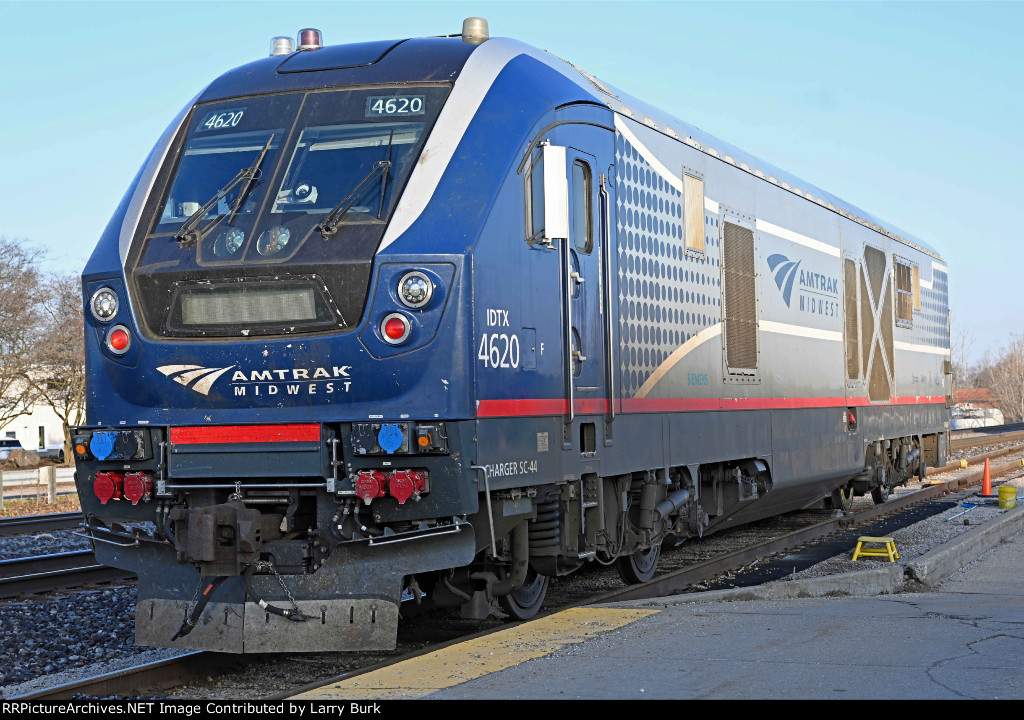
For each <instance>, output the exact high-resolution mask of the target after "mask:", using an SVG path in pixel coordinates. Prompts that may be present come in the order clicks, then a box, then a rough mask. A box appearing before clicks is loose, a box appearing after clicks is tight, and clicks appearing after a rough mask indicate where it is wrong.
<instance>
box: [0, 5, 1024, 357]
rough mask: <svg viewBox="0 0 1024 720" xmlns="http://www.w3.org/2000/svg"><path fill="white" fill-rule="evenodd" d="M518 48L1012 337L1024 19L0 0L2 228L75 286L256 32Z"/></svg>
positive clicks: (960, 313) (990, 329)
mask: <svg viewBox="0 0 1024 720" xmlns="http://www.w3.org/2000/svg"><path fill="white" fill-rule="evenodd" d="M469 15H483V16H485V17H487V19H488V20H489V21H490V27H491V34H492V35H493V36H507V37H515V38H518V39H520V40H523V41H525V42H528V43H530V44H532V45H535V46H537V47H540V48H544V49H547V50H551V51H552V52H554V53H555V54H556V55H559V56H560V57H563V58H566V59H567V60H570V61H572V62H573V63H574V64H576V65H578V66H580V67H582V68H584V69H586V70H588V71H589V72H591V73H593V74H595V75H597V76H598V77H600V78H602V79H604V80H606V81H608V82H610V83H612V84H614V85H617V86H619V87H621V88H623V89H624V90H626V91H628V92H630V93H632V94H633V95H636V96H637V97H640V98H642V99H644V100H647V101H649V102H650V103H652V104H654V105H657V106H660V107H662V108H664V109H665V110H667V111H668V112H670V113H671V114H673V115H675V116H677V117H679V118H681V119H683V120H685V121H687V122H689V123H692V124H694V125H696V126H698V127H700V128H702V129H704V130H706V131H708V132H710V133H712V134H714V135H717V136H718V137H720V138H722V139H723V140H725V141H727V142H730V143H732V144H734V145H736V146H738V147H741V148H743V149H745V150H747V151H749V152H752V153H754V154H755V155H758V156H760V157H762V158H763V159H765V160H767V161H768V162H771V163H772V164H774V165H777V166H779V167H781V168H784V169H786V170H788V171H789V172H791V173H793V174H795V175H796V176H798V177H801V178H803V179H805V180H807V181H808V182H811V183H813V184H815V185H817V186H819V187H821V188H823V189H825V190H828V191H829V192H832V193H834V194H835V195H838V196H839V197H842V198H844V199H846V200H848V201H849V202H852V203H854V204H856V205H858V206H860V207H862V208H864V209H865V210H866V211H868V212H870V213H872V214H874V215H876V216H877V217H880V218H882V219H884V220H887V221H889V222H891V223H893V224H894V225H896V226H898V227H900V228H903V229H904V230H906V231H907V232H910V233H912V234H914V235H916V236H918V237H920V238H922V239H924V240H926V241H927V242H929V243H930V244H931V245H932V246H934V247H936V248H937V249H938V250H939V251H940V252H941V253H942V254H943V255H944V256H945V257H946V259H947V260H948V262H949V267H950V273H951V279H950V286H951V292H952V306H953V320H954V334H956V332H957V327H958V326H960V325H962V326H965V327H968V328H969V329H970V331H971V332H972V333H973V335H974V337H975V342H974V354H975V355H976V356H977V355H978V354H980V353H981V352H982V351H983V350H984V349H985V348H986V347H992V348H995V347H997V346H998V345H1000V344H1001V343H1002V342H1003V341H1004V339H1005V338H1006V337H1007V335H1008V334H1009V333H1010V332H1024V315H1022V313H1021V309H1022V308H1024V302H1022V300H1021V296H1022V291H1021V288H1022V285H1024V280H1022V263H1021V260H1022V259H1024V250H1022V248H1021V243H1022V242H1024V233H1022V232H1021V224H1020V215H1021V213H1020V210H1021V205H1022V201H1024V192H1022V191H1024V182H1022V180H1021V168H1024V140H1022V137H1021V134H1022V132H1024V99H1022V90H1024V82H1022V78H1024V36H1022V30H1021V28H1022V27H1024V4H1021V3H980V2H971V3H945V2H944V3H934V4H933V3H924V2H921V3H918V2H915V3H808V2H803V3H770V2H759V3H677V2H656V3H621V2H586V3H584V2H579V3H576V2H571V3H555V2H471V3H466V2H458V3H455V2H452V3H447V2H438V1H432V2H422V3H410V2H372V3H371V2H338V1H334V2H313V3H303V2H288V3H285V2H251V1H250V2H220V3H218V2H175V3H159V2H147V3H141V2H140V3H130V2H117V3H99V2H71V3H57V2H0V28H3V30H4V32H3V35H4V42H3V44H2V47H0V63H2V68H3V74H2V76H0V98H2V105H0V108H2V111H0V234H2V235H6V236H8V237H17V238H24V239H26V240H29V241H31V242H33V243H36V244H39V245H43V246H46V247H47V248H49V250H50V263H51V265H52V267H53V268H54V269H63V270H78V269H80V268H81V267H82V265H84V263H85V260H86V259H87V258H88V255H89V253H90V252H91V249H92V246H93V244H94V242H95V240H96V238H97V237H98V235H99V233H100V232H101V230H102V229H103V227H104V226H105V225H106V223H107V220H108V219H109V216H110V214H111V212H112V211H113V209H114V207H115V205H116V204H117V202H118V200H119V199H120V198H121V196H122V194H123V193H124V190H125V188H126V186H127V184H128V182H129V181H130V180H131V178H132V177H133V176H134V174H135V172H136V171H137V170H138V167H139V165H140V163H141V162H142V160H143V158H144V157H145V156H146V154H147V152H148V151H149V148H150V147H151V145H152V144H153V142H154V141H155V140H156V139H157V137H158V136H159V135H160V133H161V132H162V130H163V129H164V127H165V126H166V124H167V123H168V121H169V120H170V119H171V118H172V117H173V116H174V115H175V114H176V113H177V111H178V110H179V109H180V108H181V107H182V105H184V103H185V102H187V101H188V100H189V99H190V98H191V97H192V96H193V95H194V94H195V93H196V92H198V91H199V90H201V89H202V88H203V87H205V85H206V84H207V83H208V82H209V81H210V80H212V79H213V78H214V77H215V76H217V75H218V74H220V73H221V72H223V71H225V70H227V69H230V68H232V67H235V66H237V65H240V64H243V63H245V62H248V61H250V60H253V59H256V58H259V57H262V56H264V55H266V54H267V52H268V50H269V45H270V38H271V37H272V36H274V35H294V34H295V32H296V31H297V30H298V29H299V28H302V27H319V28H321V29H322V30H323V32H324V38H325V41H326V43H328V44H336V43H345V42H356V41H362V40H374V39H388V38H402V37H414V36H423V35H439V34H446V33H454V32H458V31H459V30H460V29H461V22H462V19H463V18H464V17H466V16H469Z"/></svg>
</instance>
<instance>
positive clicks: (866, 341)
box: [860, 266, 875, 373]
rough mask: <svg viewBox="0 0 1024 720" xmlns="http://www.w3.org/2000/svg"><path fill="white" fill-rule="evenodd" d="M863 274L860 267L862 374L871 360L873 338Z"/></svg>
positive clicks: (872, 320) (865, 280) (869, 295)
mask: <svg viewBox="0 0 1024 720" xmlns="http://www.w3.org/2000/svg"><path fill="white" fill-rule="evenodd" d="M865 273H867V268H864V267H863V266H862V267H861V272H860V322H861V326H860V329H861V336H860V347H861V358H862V360H863V362H862V366H863V368H864V372H865V373H867V369H868V364H869V361H870V360H871V342H872V340H873V339H874V336H875V313H874V310H873V309H872V307H871V293H870V292H869V291H868V285H867V279H866V278H865Z"/></svg>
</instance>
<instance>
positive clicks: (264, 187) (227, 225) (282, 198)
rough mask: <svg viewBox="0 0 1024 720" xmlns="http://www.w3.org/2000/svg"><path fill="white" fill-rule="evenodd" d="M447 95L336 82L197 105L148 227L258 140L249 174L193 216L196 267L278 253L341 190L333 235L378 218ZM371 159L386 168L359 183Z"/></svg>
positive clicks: (176, 213)
mask: <svg viewBox="0 0 1024 720" xmlns="http://www.w3.org/2000/svg"><path fill="white" fill-rule="evenodd" d="M446 94H447V91H446V89H444V88H433V87H431V88H426V87H424V88H403V89H401V90H396V89H388V90H384V89H376V90H350V91H344V90H343V91H338V90H335V91H321V92H310V93H306V94H299V93H294V94H289V95H280V96H269V97H261V98H246V99H244V100H236V101H226V102H220V103H212V104H209V105H205V106H202V107H199V108H197V109H196V111H195V112H194V113H193V118H192V121H191V127H190V129H189V133H188V136H187V137H186V139H185V144H184V147H183V148H182V150H181V152H180V160H179V161H178V167H177V169H176V171H175V174H174V177H173V180H172V181H171V183H170V189H169V190H168V191H167V194H166V196H165V198H164V201H163V203H162V204H161V205H160V209H159V211H158V214H157V218H156V222H155V223H154V226H153V231H152V234H153V235H163V234H165V233H177V232H179V231H180V230H181V228H182V226H183V225H184V224H185V223H186V221H187V220H188V219H189V218H190V217H191V216H192V215H193V214H195V213H196V212H197V211H199V210H200V209H201V208H202V207H203V206H204V205H206V204H207V203H211V201H212V200H213V199H214V198H215V197H216V196H217V194H218V192H221V191H222V189H223V188H224V187H225V185H228V184H229V183H230V182H231V181H232V178H235V177H236V176H237V175H238V174H239V173H240V172H241V171H243V170H245V169H246V168H248V167H250V166H251V165H252V164H253V163H254V162H255V161H256V160H257V158H258V157H259V156H260V153H261V152H262V150H263V148H264V147H265V146H267V143H268V141H269V146H267V147H268V150H267V154H266V156H265V157H263V160H262V162H261V163H260V168H259V171H258V172H257V173H256V174H255V175H256V178H255V179H254V180H253V181H252V182H238V183H237V184H235V185H234V186H233V187H231V189H230V190H229V191H228V192H227V193H225V194H224V197H222V198H220V199H219V200H218V201H217V202H215V203H213V206H212V207H211V208H210V209H209V211H208V212H207V213H206V214H205V216H204V217H203V218H195V219H194V220H193V223H192V227H193V228H196V227H198V228H199V229H200V231H199V232H198V233H196V237H195V239H198V240H199V242H198V243H196V246H197V249H196V250H195V251H194V252H196V253H197V261H198V262H199V264H200V265H206V264H226V263H231V264H237V263H239V262H244V263H267V262H269V263H277V262H282V261H285V260H288V259H290V258H292V257H294V255H295V254H296V252H298V251H299V249H300V248H301V246H302V245H303V244H304V243H305V242H306V241H307V240H308V238H309V236H310V235H311V234H313V230H314V229H315V228H316V227H317V226H318V223H320V222H321V221H322V220H325V219H327V218H328V216H329V214H330V213H332V212H333V211H335V209H336V208H338V207H339V204H340V203H342V202H343V201H346V199H347V202H348V204H350V205H351V207H349V208H348V210H347V211H346V212H344V213H338V215H339V216H340V218H341V219H340V223H339V225H340V226H341V234H340V235H339V238H340V239H341V240H342V241H343V240H344V237H345V231H344V226H345V225H351V224H354V223H355V224H358V223H382V222H385V221H386V220H387V217H388V215H389V214H390V210H391V207H392V205H393V202H394V200H395V193H396V191H397V189H398V188H399V187H400V184H401V183H402V182H404V179H405V175H406V174H407V172H408V170H409V169H410V168H411V167H412V164H413V161H414V159H415V156H416V154H417V152H418V150H419V148H420V147H421V142H422V140H423V137H424V133H425V129H426V127H427V125H428V121H429V120H432V119H433V118H434V117H436V115H437V113H438V112H439V110H440V106H441V104H442V103H443V101H444V98H445V95H446ZM381 163H384V164H386V165H387V168H388V171H387V172H381V173H378V175H377V176H375V177H373V178H371V181H369V182H366V183H365V185H364V186H362V187H360V183H361V182H362V181H363V179H364V178H366V177H367V175H368V174H370V173H371V172H372V171H373V169H374V167H375V166H378V165H380V164H381ZM357 188H358V193H357V194H356V195H355V196H352V197H350V195H351V194H352V193H353V191H355V190H356V189H357ZM184 245H186V246H187V247H188V248H191V245H192V243H191V241H190V242H189V243H186V244H184ZM188 251H189V252H193V251H192V250H190V249H189V250H188Z"/></svg>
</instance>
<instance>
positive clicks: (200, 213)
mask: <svg viewBox="0 0 1024 720" xmlns="http://www.w3.org/2000/svg"><path fill="white" fill-rule="evenodd" d="M272 142H274V134H273V133H271V135H270V137H269V138H267V144H266V145H264V146H263V149H262V150H260V154H259V155H257V156H256V160H255V161H254V162H253V164H252V165H250V166H249V167H247V168H242V169H241V170H239V171H238V174H237V175H235V176H234V177H233V178H231V179H230V180H229V181H228V183H227V185H225V186H224V187H222V188H221V189H220V190H218V191H217V192H216V194H215V195H214V196H213V197H212V198H210V199H209V200H207V201H206V203H205V204H204V205H203V206H202V207H201V208H199V209H198V210H196V211H195V212H194V213H192V214H191V215H189V217H188V219H187V220H185V222H183V223H182V224H181V227H180V228H178V231H177V232H176V233H174V238H175V240H177V241H178V245H179V246H180V247H183V248H185V247H191V246H192V245H193V244H194V243H196V242H198V241H199V240H200V239H202V238H203V236H205V235H206V233H208V232H210V230H212V229H213V226H214V225H216V224H217V223H218V222H220V217H221V215H220V214H218V215H217V217H216V218H214V219H213V220H212V221H210V223H209V224H208V225H207V226H206V227H204V228H202V229H200V230H196V226H197V225H198V224H199V223H200V222H201V221H202V219H203V218H204V217H206V214H207V213H208V212H210V211H211V210H212V209H213V208H215V207H216V206H217V204H218V203H219V202H220V201H221V199H222V198H224V196H226V195H227V194H228V193H229V192H231V190H232V189H233V188H234V187H235V185H237V184H238V183H240V182H242V181H243V180H245V181H246V184H245V187H244V188H243V189H242V192H241V193H239V194H238V198H237V199H236V200H235V203H234V205H233V206H232V208H231V217H230V218H229V219H228V224H231V221H232V220H234V219H235V215H236V214H237V213H238V211H239V210H240V209H241V207H242V203H243V202H244V201H245V196H246V195H248V194H249V190H251V189H252V184H253V181H255V180H256V179H257V178H258V177H259V173H260V165H262V164H263V158H265V157H266V156H267V151H268V150H270V144H271V143H272Z"/></svg>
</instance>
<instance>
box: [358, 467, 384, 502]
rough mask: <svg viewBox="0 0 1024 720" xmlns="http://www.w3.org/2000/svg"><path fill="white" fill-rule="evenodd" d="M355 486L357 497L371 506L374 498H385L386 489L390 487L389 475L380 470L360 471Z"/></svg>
mask: <svg viewBox="0 0 1024 720" xmlns="http://www.w3.org/2000/svg"><path fill="white" fill-rule="evenodd" d="M353 484H354V485H355V489H356V495H358V496H359V497H360V498H362V500H363V502H364V503H366V504H367V505H369V504H370V503H371V502H373V500H374V498H379V497H384V489H385V488H386V487H387V485H388V477H387V473H382V472H381V471H380V470H360V471H359V474H358V475H357V476H356V481H355V483H353Z"/></svg>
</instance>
